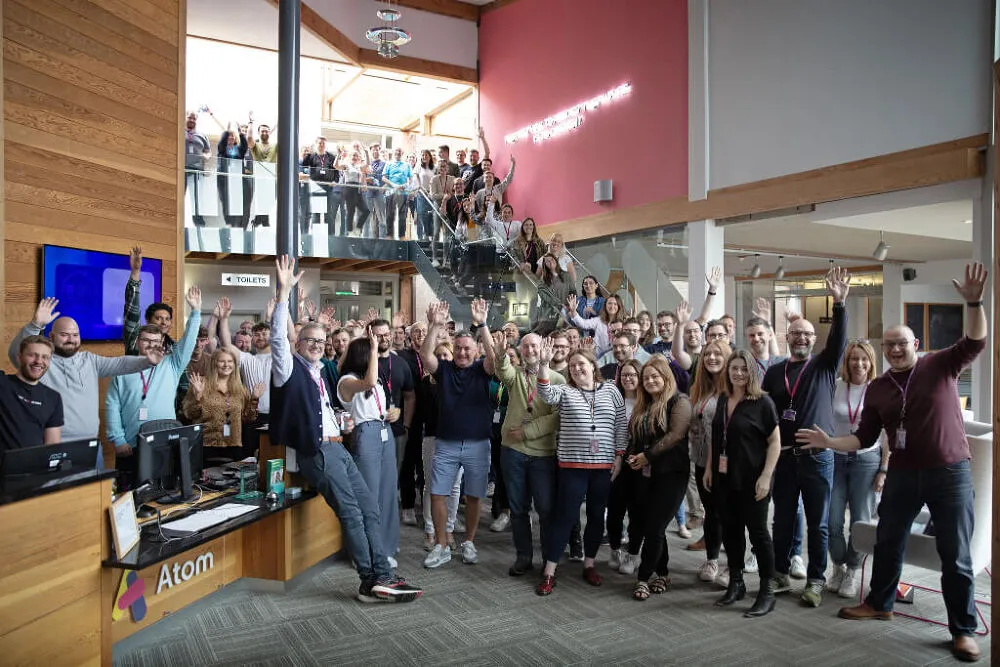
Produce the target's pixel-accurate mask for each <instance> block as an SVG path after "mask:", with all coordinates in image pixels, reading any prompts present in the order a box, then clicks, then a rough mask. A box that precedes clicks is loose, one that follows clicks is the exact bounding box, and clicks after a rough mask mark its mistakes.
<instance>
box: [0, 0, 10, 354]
mask: <svg viewBox="0 0 1000 667" xmlns="http://www.w3.org/2000/svg"><path fill="white" fill-rule="evenodd" d="M3 16H4V3H3V0H0V28H2V27H3ZM0 36H2V35H0ZM4 60H5V59H4V58H2V57H0V81H6V78H5V77H6V73H7V67H6V63H5V62H4ZM3 88H4V87H3V86H0V109H2V108H3ZM4 125H6V123H3V122H0V183H6V180H5V179H4V162H5V160H6V158H5V157H4V156H5V155H6V144H7V142H6V141H5V137H4ZM6 203H7V197H6V194H5V193H4V188H0V294H6V293H7V291H6V289H7V285H6V282H7V226H6V220H7V211H6ZM6 330H7V300H6V298H4V307H3V308H0V335H2V334H5V332H6ZM3 340H5V341H6V340H8V338H7V337H6V335H4V339H3ZM5 356H6V355H3V354H0V357H5ZM8 363H9V362H6V361H3V362H0V369H7V368H8Z"/></svg>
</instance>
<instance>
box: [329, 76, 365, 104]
mask: <svg viewBox="0 0 1000 667" xmlns="http://www.w3.org/2000/svg"><path fill="white" fill-rule="evenodd" d="M364 73H365V70H364V69H363V68H362V69H359V70H358V71H357V72H356V73H355V74H354V76H352V77H351V78H350V79H348V80H347V81H345V82H344V85H342V86H341V87H340V88H337V89H336V90H335V91H334V92H332V93H330V94H329V95H327V98H326V101H327V103H328V104H332V103H333V102H334V101H335V100H336V99H337V98H338V97H340V96H341V95H343V94H344V93H345V92H346V91H347V89H348V88H350V87H351V86H353V85H354V82H355V81H357V80H358V79H360V78H361V75H363V74H364Z"/></svg>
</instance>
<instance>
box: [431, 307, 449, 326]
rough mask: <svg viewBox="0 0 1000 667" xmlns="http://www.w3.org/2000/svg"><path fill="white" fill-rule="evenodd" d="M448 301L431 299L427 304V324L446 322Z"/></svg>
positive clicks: (439, 324)
mask: <svg viewBox="0 0 1000 667" xmlns="http://www.w3.org/2000/svg"><path fill="white" fill-rule="evenodd" d="M448 310H449V308H448V303H447V302H445V301H431V302H430V304H428V306H427V324H429V325H431V326H434V325H435V324H436V325H438V326H443V325H444V324H446V323H447V322H448Z"/></svg>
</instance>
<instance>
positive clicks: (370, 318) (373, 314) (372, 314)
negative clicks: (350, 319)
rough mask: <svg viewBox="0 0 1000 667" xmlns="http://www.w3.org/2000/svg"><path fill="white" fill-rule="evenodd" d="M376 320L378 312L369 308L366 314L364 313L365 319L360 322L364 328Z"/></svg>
mask: <svg viewBox="0 0 1000 667" xmlns="http://www.w3.org/2000/svg"><path fill="white" fill-rule="evenodd" d="M377 319H378V311H377V310H375V309H374V308H369V309H368V312H367V313H365V319H363V320H361V322H362V323H363V324H364V326H368V325H369V324H371V323H372V322H374V321H375V320H377Z"/></svg>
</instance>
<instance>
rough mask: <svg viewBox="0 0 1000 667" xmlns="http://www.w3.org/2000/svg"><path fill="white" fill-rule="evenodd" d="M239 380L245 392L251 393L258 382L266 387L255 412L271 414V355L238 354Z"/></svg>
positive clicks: (266, 353) (267, 353)
mask: <svg viewBox="0 0 1000 667" xmlns="http://www.w3.org/2000/svg"><path fill="white" fill-rule="evenodd" d="M240 379H241V380H243V386H244V387H246V388H247V391H251V392H252V391H253V388H254V386H256V384H257V383H258V382H263V383H264V385H265V386H266V387H267V389H266V390H264V395H263V396H261V397H260V401H258V403H257V411H258V412H259V413H260V414H262V415H266V414H270V413H271V353H270V352H265V353H263V354H257V355H253V354H250V353H248V352H240Z"/></svg>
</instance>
